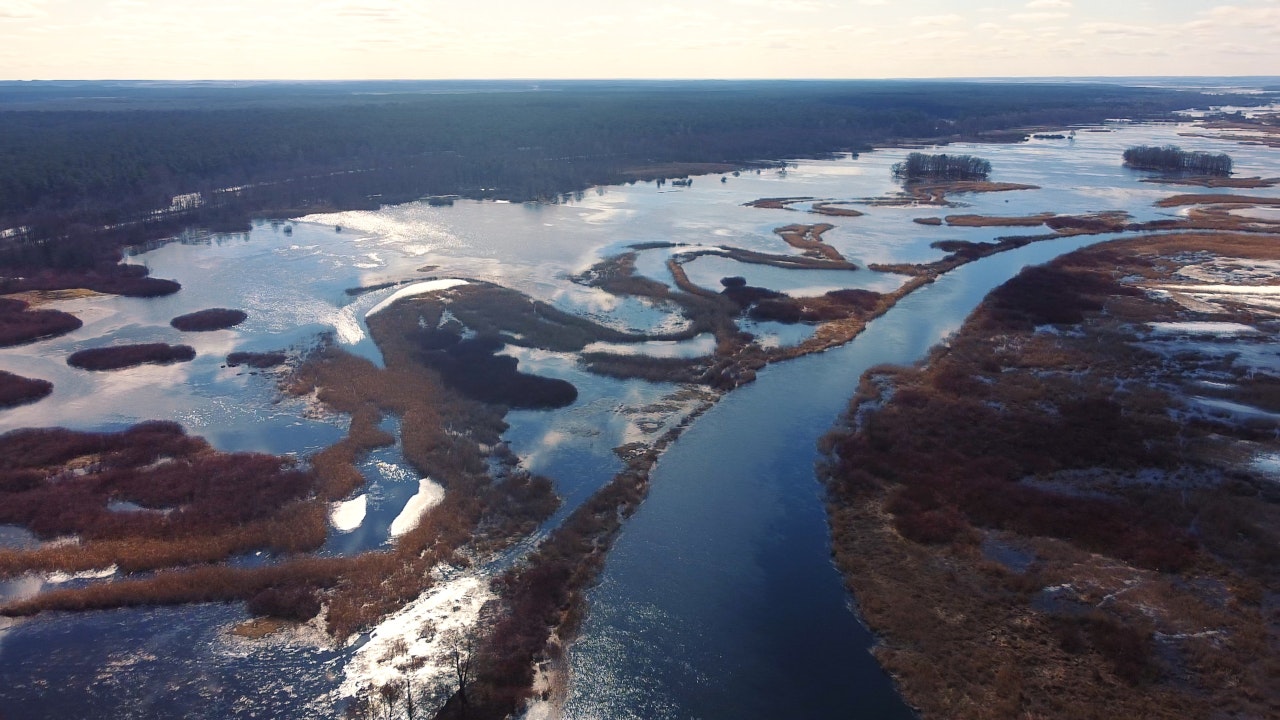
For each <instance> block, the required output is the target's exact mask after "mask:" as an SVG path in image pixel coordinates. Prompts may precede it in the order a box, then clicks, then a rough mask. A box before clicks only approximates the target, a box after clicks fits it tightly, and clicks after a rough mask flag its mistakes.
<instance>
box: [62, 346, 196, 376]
mask: <svg viewBox="0 0 1280 720" xmlns="http://www.w3.org/2000/svg"><path fill="white" fill-rule="evenodd" d="M195 357H196V351H195V348H193V347H191V346H190V345H169V344H168V343H141V344H138V345H112V346H111V347H100V348H89V349H87V350H80V351H78V352H74V353H71V355H69V356H68V357H67V364H68V365H70V366H71V367H76V368H80V369H81V370H121V369H123V368H130V367H134V366H136V365H145V364H148V363H151V364H155V365H168V364H171V363H176V362H190V361H191V360H194V359H195Z"/></svg>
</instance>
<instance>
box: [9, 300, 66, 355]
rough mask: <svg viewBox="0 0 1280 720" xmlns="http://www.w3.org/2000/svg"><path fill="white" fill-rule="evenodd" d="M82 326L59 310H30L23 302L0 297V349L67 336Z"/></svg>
mask: <svg viewBox="0 0 1280 720" xmlns="http://www.w3.org/2000/svg"><path fill="white" fill-rule="evenodd" d="M83 325H84V323H83V322H81V321H80V318H78V317H76V316H75V315H72V314H71V313H67V312H63V311H61V310H32V309H30V307H29V305H28V303H27V302H26V301H25V300H16V299H13V298H4V297H0V347H13V346H14V345H23V344H25V343H29V342H35V341H37V340H44V339H47V338H52V337H58V336H59V335H66V334H67V333H69V332H71V331H72V330H77V329H79V328H80V327H81V326H83Z"/></svg>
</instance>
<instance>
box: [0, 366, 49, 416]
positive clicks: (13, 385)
mask: <svg viewBox="0 0 1280 720" xmlns="http://www.w3.org/2000/svg"><path fill="white" fill-rule="evenodd" d="M51 392H53V383H51V382H49V381H48V380H38V379H33V378H26V377H22V376H21V375H14V374H13V373H11V372H5V371H4V370H0V409H8V408H11V407H17V406H19V405H26V404H27V403H33V402H35V401H37V400H42V399H44V398H45V397H46V396H48V395H49V393H51Z"/></svg>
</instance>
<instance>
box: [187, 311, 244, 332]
mask: <svg viewBox="0 0 1280 720" xmlns="http://www.w3.org/2000/svg"><path fill="white" fill-rule="evenodd" d="M248 317H249V315H248V313H246V312H245V311H243V310H232V309H230V308H208V309H206V310H197V311H196V312H193V313H187V314H186V315H179V316H178V317H176V318H174V319H172V320H170V321H169V324H170V325H172V326H173V327H175V328H177V329H178V330H181V331H183V332H209V331H212V330H226V329H227V328H232V327H235V326H236V325H239V324H240V323H242V322H244V321H245V320H246V319H248Z"/></svg>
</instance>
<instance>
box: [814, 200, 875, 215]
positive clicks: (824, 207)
mask: <svg viewBox="0 0 1280 720" xmlns="http://www.w3.org/2000/svg"><path fill="white" fill-rule="evenodd" d="M847 204H848V203H843V202H820V203H814V204H813V209H812V210H811V211H810V212H815V213H817V214H819V215H832V216H835V217H862V216H863V215H865V214H866V213H863V212H862V211H860V210H854V209H853V208H847V207H841V205H847Z"/></svg>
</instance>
